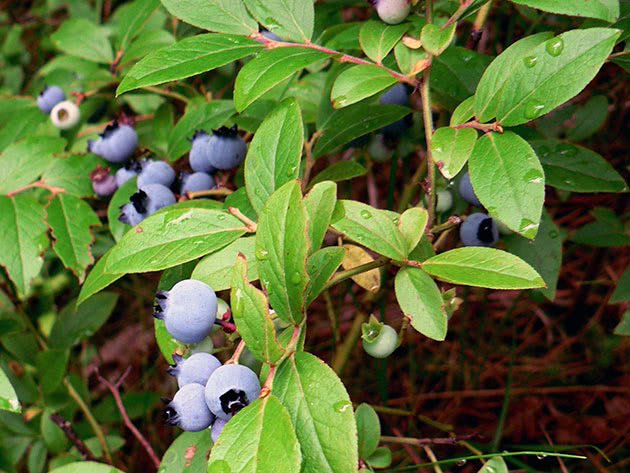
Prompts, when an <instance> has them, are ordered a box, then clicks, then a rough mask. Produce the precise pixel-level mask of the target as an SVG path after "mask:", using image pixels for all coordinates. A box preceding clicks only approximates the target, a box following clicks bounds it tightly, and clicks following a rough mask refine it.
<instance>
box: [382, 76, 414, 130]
mask: <svg viewBox="0 0 630 473" xmlns="http://www.w3.org/2000/svg"><path fill="white" fill-rule="evenodd" d="M378 102H379V103H380V104H382V105H402V106H405V107H408V106H409V88H408V87H407V85H406V84H403V83H398V84H396V85H395V86H394V87H392V88H391V89H389V90H388V91H387V92H385V93H384V94H383V95H381V96H380V98H379V99H378ZM412 123H413V119H412V117H411V114H409V115H407V116H405V117H403V118H401V119H400V120H396V121H395V122H394V123H390V124H389V125H386V126H384V127H383V128H382V129H381V132H382V133H383V135H384V139H385V140H391V139H395V138H398V137H399V136H400V135H402V134H403V133H404V132H405V130H407V129H408V128H410V127H411V125H412Z"/></svg>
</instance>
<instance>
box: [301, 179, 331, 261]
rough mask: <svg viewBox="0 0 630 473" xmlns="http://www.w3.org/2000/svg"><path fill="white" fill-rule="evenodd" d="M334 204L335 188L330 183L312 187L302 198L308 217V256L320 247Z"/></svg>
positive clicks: (326, 182)
mask: <svg viewBox="0 0 630 473" xmlns="http://www.w3.org/2000/svg"><path fill="white" fill-rule="evenodd" d="M336 202H337V186H336V184H334V183H333V182H330V181H324V182H320V183H319V184H316V185H314V186H313V188H312V189H311V190H310V191H309V193H308V194H306V197H304V205H305V207H306V215H307V216H308V227H307V236H308V241H309V243H310V244H309V254H312V253H314V252H315V251H317V250H318V249H319V248H320V247H321V246H322V242H323V241H324V236H325V235H326V230H328V225H330V218H331V217H332V213H333V211H334V209H335V204H336Z"/></svg>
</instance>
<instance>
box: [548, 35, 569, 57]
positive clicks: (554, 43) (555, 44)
mask: <svg viewBox="0 0 630 473" xmlns="http://www.w3.org/2000/svg"><path fill="white" fill-rule="evenodd" d="M545 49H546V50H547V52H548V53H549V54H550V55H551V56H553V57H558V56H560V54H562V50H563V49H564V41H562V38H551V39H550V40H549V41H547V43H546V44H545Z"/></svg>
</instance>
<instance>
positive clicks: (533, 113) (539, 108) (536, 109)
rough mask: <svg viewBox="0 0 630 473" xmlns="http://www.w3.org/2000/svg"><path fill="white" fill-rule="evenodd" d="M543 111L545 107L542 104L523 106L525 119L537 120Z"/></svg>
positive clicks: (532, 103) (531, 103) (535, 103)
mask: <svg viewBox="0 0 630 473" xmlns="http://www.w3.org/2000/svg"><path fill="white" fill-rule="evenodd" d="M544 109H545V106H544V104H542V103H539V102H529V103H528V104H527V105H525V118H528V119H530V120H533V119H534V118H538V117H539V116H541V115H542V113H543V110H544Z"/></svg>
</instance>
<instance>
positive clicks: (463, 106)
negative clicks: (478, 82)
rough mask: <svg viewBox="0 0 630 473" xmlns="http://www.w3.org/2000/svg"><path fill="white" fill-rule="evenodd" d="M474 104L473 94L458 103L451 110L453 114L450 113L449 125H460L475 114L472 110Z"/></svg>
mask: <svg viewBox="0 0 630 473" xmlns="http://www.w3.org/2000/svg"><path fill="white" fill-rule="evenodd" d="M474 104H475V96H474V95H471V96H470V97H468V98H467V99H466V100H464V101H463V102H462V103H460V104H459V105H458V106H457V108H456V109H455V110H453V114H452V115H451V120H450V122H449V125H450V126H455V125H461V124H462V123H466V122H467V121H468V120H470V119H471V118H472V117H474V116H475V110H474Z"/></svg>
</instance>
